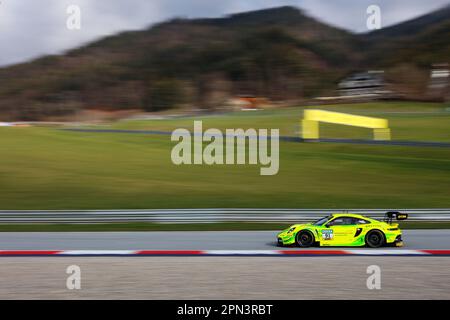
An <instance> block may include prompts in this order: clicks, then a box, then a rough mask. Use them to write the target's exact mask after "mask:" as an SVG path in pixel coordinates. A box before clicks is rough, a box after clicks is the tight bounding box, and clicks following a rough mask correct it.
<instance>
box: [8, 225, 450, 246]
mask: <svg viewBox="0 0 450 320" xmlns="http://www.w3.org/2000/svg"><path fill="white" fill-rule="evenodd" d="M276 234H277V231H183V232H176V231H169V232H3V233H0V250H271V249H276V248H277V247H276V244H275V238H276ZM403 240H404V242H405V246H404V247H403V249H450V230H404V231H403ZM286 249H287V250H296V249H297V248H286ZM314 249H315V250H317V248H314ZM319 249H323V248H319ZM398 249H401V248H389V250H398ZM375 250H376V249H375Z"/></svg>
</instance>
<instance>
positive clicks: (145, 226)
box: [0, 222, 450, 232]
mask: <svg viewBox="0 0 450 320" xmlns="http://www.w3.org/2000/svg"><path fill="white" fill-rule="evenodd" d="M288 226H289V224H288V223H241V222H230V223H198V224H190V223H189V224H188V223H186V224H184V223H183V224H162V223H108V224H2V225H0V232H103V231H256V230H282V229H285V228H286V227H288ZM400 227H401V228H402V229H450V222H403V223H401V224H400Z"/></svg>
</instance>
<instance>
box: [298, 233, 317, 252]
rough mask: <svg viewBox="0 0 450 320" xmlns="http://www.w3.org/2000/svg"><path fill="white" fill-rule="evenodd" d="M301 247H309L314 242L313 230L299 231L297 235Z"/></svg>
mask: <svg viewBox="0 0 450 320" xmlns="http://www.w3.org/2000/svg"><path fill="white" fill-rule="evenodd" d="M295 239H296V242H297V244H298V246H299V247H302V248H307V247H310V246H312V245H313V244H314V236H313V234H312V233H311V232H309V231H307V230H303V231H300V232H298V233H297V236H296V237H295Z"/></svg>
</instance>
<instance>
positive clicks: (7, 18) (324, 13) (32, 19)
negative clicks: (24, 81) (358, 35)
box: [0, 0, 450, 65]
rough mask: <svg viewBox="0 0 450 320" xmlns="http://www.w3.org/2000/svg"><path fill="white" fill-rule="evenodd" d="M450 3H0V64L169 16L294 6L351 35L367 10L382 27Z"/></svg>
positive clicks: (255, 0) (311, 0)
mask: <svg viewBox="0 0 450 320" xmlns="http://www.w3.org/2000/svg"><path fill="white" fill-rule="evenodd" d="M449 3H450V0H0V65H8V64H13V63H17V62H23V61H26V60H29V59H31V58H34V57H37V56H40V55H44V54H55V53H61V52H63V51H64V50H67V49H71V48H75V47H78V46H80V45H81V44H84V43H86V42H90V41H93V40H95V39H97V38H100V37H103V36H105V35H110V34H114V33H117V32H119V31H123V30H137V29H142V28H145V27H147V26H150V25H152V24H153V23H155V22H160V21H164V20H166V19H168V18H172V17H188V18H193V17H220V16H223V15H226V14H230V13H236V12H241V11H248V10H255V9H262V8H270V7H276V6H282V5H294V6H297V7H299V8H301V9H303V10H305V11H306V13H307V14H309V15H311V16H313V17H315V18H318V19H320V20H322V21H325V22H327V23H329V24H332V25H335V26H339V27H341V28H345V29H348V30H352V31H355V32H364V31H367V30H366V19H367V15H366V9H367V7H368V6H369V5H371V4H376V5H378V6H379V7H380V8H381V14H382V15H381V18H382V26H388V25H391V24H395V23H398V22H401V21H404V20H408V19H411V18H414V17H416V16H419V15H422V14H424V13H427V12H429V11H432V10H435V9H438V8H440V7H442V6H444V5H446V4H449ZM69 5H78V6H79V7H80V9H81V29H80V30H68V29H67V27H66V21H67V18H68V14H67V13H66V10H67V7H68V6H69Z"/></svg>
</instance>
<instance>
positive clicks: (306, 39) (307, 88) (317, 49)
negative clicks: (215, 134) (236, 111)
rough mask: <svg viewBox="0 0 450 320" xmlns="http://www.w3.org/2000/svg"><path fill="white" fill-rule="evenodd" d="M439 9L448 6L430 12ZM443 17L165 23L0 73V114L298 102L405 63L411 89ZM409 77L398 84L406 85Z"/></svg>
mask: <svg viewBox="0 0 450 320" xmlns="http://www.w3.org/2000/svg"><path fill="white" fill-rule="evenodd" d="M439 14H441V15H442V14H444V16H445V14H448V10H445V11H444V13H440V12H438V13H432V14H431V15H432V16H433V15H439ZM433 17H434V16H433ZM448 21H450V20H449V19H445V17H444V18H442V17H434V18H430V17H428V18H426V17H425V18H424V17H422V18H420V19H419V22H414V21H409V22H406V27H405V24H401V25H398V26H394V27H390V28H386V29H384V30H381V31H378V32H375V33H370V34H366V35H355V34H352V33H350V32H347V31H344V30H341V29H337V28H334V27H331V26H328V25H326V24H324V23H321V22H319V21H317V20H315V19H313V18H311V17H308V16H306V15H305V14H304V13H303V12H302V11H301V10H299V9H297V8H294V7H280V8H273V9H266V10H259V11H253V12H246V13H239V14H235V15H230V16H227V17H223V18H218V19H193V20H188V19H174V20H170V21H167V22H163V23H160V24H157V25H155V26H153V27H151V28H149V29H147V30H143V31H135V32H124V33H121V34H118V35H115V36H111V37H107V38H104V39H101V40H99V41H95V42H93V43H90V44H88V45H86V46H84V47H81V48H77V49H74V50H71V51H69V52H67V53H65V54H62V55H57V56H46V57H42V58H40V59H37V60H34V61H31V62H29V63H23V64H19V65H15V66H11V67H8V68H4V69H0V119H1V120H12V119H14V120H41V119H49V118H54V117H61V116H65V115H71V114H75V113H77V112H79V111H80V110H84V109H96V110H118V109H120V110H126V109H144V110H148V111H159V110H165V109H168V108H175V107H188V108H203V109H213V108H216V107H217V106H220V105H221V104H223V103H224V101H226V100H227V99H228V98H230V97H233V96H236V95H255V96H261V97H266V98H268V99H271V100H273V101H286V100H292V101H299V100H302V99H305V98H309V97H314V96H317V95H320V94H330V93H331V94H334V89H335V88H336V82H337V81H338V80H339V79H341V78H342V77H344V76H346V75H347V74H349V73H351V72H353V71H355V70H364V69H366V68H369V67H377V68H387V70H386V71H387V74H388V75H389V74H391V73H392V75H393V77H394V78H396V79H398V78H399V77H398V76H396V74H400V75H404V71H401V70H403V69H404V68H405V66H404V64H405V63H406V68H407V69H408V70H413V71H414V72H415V73H414V75H415V77H416V78H418V79H420V81H419V82H418V83H414V84H413V85H412V87H414V88H413V89H414V90H416V92H420V90H422V89H423V87H424V80H423V79H425V78H426V74H427V73H426V72H429V71H428V69H427V68H428V66H429V64H430V63H432V62H434V61H437V60H439V61H441V60H445V59H446V58H448V57H449V56H450V55H449V54H448V43H446V40H445V39H448V36H447V37H445V36H446V35H448V33H449V30H450V26H449V22H448ZM408 26H409V27H408ZM411 28H412V29H414V28H415V29H414V30H420V32H417V33H415V34H411V32H410V30H411ZM430 48H431V49H432V50H429V49H430ZM392 52H395V54H392ZM399 68H400V69H399ZM402 68H403V69H402ZM399 70H400V71H399ZM391 71H392V72H391ZM416 75H417V76H416ZM424 77H425V78H424ZM410 78H411V77H410V76H409V75H408V74H406V77H404V79H403V80H401V81H403V82H405V83H406V86H407V87H408V86H410V85H409V82H410V80H409V79H410Z"/></svg>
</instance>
